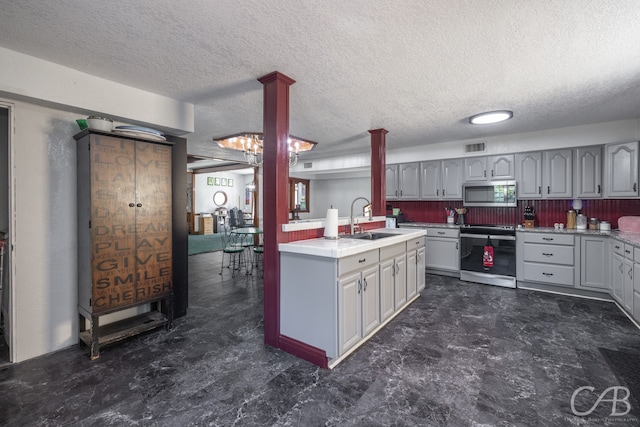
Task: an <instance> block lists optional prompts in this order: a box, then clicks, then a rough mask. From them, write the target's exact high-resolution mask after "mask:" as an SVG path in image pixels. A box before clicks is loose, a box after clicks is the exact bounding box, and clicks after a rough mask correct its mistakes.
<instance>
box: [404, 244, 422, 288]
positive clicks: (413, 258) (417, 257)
mask: <svg viewBox="0 0 640 427" xmlns="http://www.w3.org/2000/svg"><path fill="white" fill-rule="evenodd" d="M424 248H425V239H424V238H423V237H419V238H417V239H413V240H410V241H408V242H407V299H411V298H413V297H414V296H416V295H417V294H418V292H420V291H421V290H423V289H424V287H425V284H426V283H425V264H424V255H425V250H424Z"/></svg>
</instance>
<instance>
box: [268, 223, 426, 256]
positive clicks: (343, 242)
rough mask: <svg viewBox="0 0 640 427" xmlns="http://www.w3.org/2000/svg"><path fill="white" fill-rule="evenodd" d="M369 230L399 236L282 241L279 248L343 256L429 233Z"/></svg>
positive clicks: (393, 229)
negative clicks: (366, 238) (375, 238)
mask: <svg viewBox="0 0 640 427" xmlns="http://www.w3.org/2000/svg"><path fill="white" fill-rule="evenodd" d="M367 232H373V233H390V234H397V236H393V237H385V238H383V239H378V240H360V239H350V238H347V237H341V238H340V239H338V240H330V239H325V238H319V239H309V240H299V241H297V242H291V243H280V244H279V245H278V250H279V251H280V252H289V253H296V254H304V255H314V256H319V257H327V258H342V257H345V256H349V255H355V254H358V253H361V252H366V251H369V250H371V249H378V248H382V247H385V246H390V245H393V244H396V243H402V242H406V241H407V240H411V239H413V238H416V237H420V236H426V234H427V232H426V230H421V229H417V230H413V229H407V228H377V229H375V230H367Z"/></svg>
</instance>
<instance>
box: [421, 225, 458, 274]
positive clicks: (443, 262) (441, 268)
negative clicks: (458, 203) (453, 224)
mask: <svg viewBox="0 0 640 427" xmlns="http://www.w3.org/2000/svg"><path fill="white" fill-rule="evenodd" d="M425 242H426V254H425V267H426V269H427V270H435V272H455V273H458V274H459V273H460V230H459V229H457V228H451V229H449V228H427V236H426V237H425Z"/></svg>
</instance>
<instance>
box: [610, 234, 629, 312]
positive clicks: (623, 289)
mask: <svg viewBox="0 0 640 427" xmlns="http://www.w3.org/2000/svg"><path fill="white" fill-rule="evenodd" d="M611 249H612V251H611V252H612V258H611V283H612V289H611V290H612V291H613V294H612V296H613V299H615V300H616V301H617V302H618V304H620V305H621V306H622V307H623V308H624V309H625V310H626V311H627V312H629V313H633V287H634V283H633V270H634V266H633V264H634V259H633V256H634V250H633V246H632V245H629V244H625V243H624V242H621V241H619V240H616V239H612V240H611Z"/></svg>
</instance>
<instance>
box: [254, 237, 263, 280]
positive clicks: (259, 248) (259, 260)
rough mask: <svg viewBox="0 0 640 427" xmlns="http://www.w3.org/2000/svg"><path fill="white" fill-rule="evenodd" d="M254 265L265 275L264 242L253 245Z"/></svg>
mask: <svg viewBox="0 0 640 427" xmlns="http://www.w3.org/2000/svg"><path fill="white" fill-rule="evenodd" d="M253 265H254V266H255V267H256V268H257V269H258V270H260V273H261V274H262V277H264V246H263V245H262V244H260V245H256V246H254V247H253Z"/></svg>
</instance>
